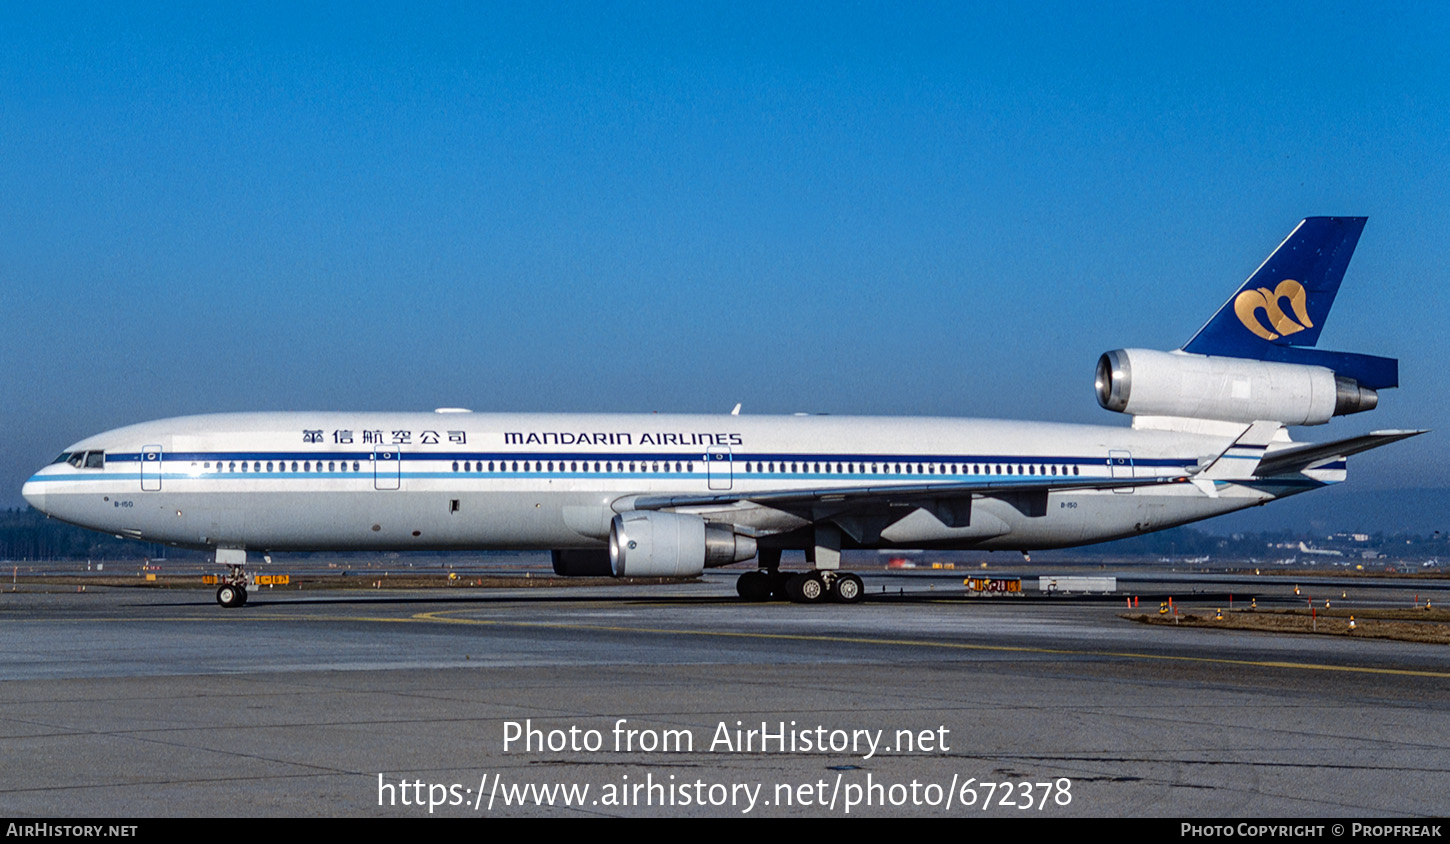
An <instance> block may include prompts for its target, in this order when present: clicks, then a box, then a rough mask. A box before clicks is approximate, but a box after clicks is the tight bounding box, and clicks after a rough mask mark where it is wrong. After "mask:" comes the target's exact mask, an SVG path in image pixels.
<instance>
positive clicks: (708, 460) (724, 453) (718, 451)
mask: <svg viewBox="0 0 1450 844" xmlns="http://www.w3.org/2000/svg"><path fill="white" fill-rule="evenodd" d="M733 464H734V461H733V459H732V457H731V454H730V447H729V446H723V445H712V446H710V447H709V448H708V449H706V450H705V466H706V471H707V472H708V474H709V476H710V489H729V488H730V485H731V483H732V482H733V481H734V466H733Z"/></svg>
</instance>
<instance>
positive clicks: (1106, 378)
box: [1097, 349, 1379, 425]
mask: <svg viewBox="0 0 1450 844" xmlns="http://www.w3.org/2000/svg"><path fill="white" fill-rule="evenodd" d="M1097 395H1098V404H1100V405H1102V406H1103V407H1104V408H1106V409H1108V410H1113V411H1117V412H1118V413H1127V414H1131V415H1134V416H1181V417H1186V418H1189V419H1216V420H1221V421H1225V422H1254V421H1257V420H1272V421H1276V422H1282V423H1284V424H1285V425H1322V424H1324V423H1325V422H1328V421H1329V420H1330V419H1332V418H1333V417H1335V416H1343V415H1345V414H1349V413H1359V412H1361V411H1365V410H1372V409H1374V406H1375V405H1376V404H1377V403H1378V402H1379V394H1378V393H1376V392H1375V391H1374V390H1371V389H1369V388H1368V387H1363V386H1360V384H1359V382H1358V381H1356V380H1355V379H1353V378H1348V377H1345V376H1342V375H1336V374H1335V373H1334V371H1333V370H1331V369H1327V368H1325V367H1322V366H1305V365H1301V364H1290V363H1274V362H1270V361H1262V360H1249V359H1244V358H1231V357H1213V356H1207V355H1195V354H1187V353H1183V352H1158V351H1151V350H1148V349H1118V350H1116V351H1112V352H1107V353H1106V354H1104V355H1103V356H1102V357H1101V358H1099V359H1098V371H1097Z"/></svg>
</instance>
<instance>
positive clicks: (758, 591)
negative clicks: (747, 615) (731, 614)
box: [735, 571, 770, 602]
mask: <svg viewBox="0 0 1450 844" xmlns="http://www.w3.org/2000/svg"><path fill="white" fill-rule="evenodd" d="M735 591H736V592H738V593H740V597H741V598H744V599H745V600H747V601H756V602H758V601H768V600H770V575H768V574H766V573H765V572H763V571H748V572H745V573H744V574H742V575H740V579H739V580H737V581H735Z"/></svg>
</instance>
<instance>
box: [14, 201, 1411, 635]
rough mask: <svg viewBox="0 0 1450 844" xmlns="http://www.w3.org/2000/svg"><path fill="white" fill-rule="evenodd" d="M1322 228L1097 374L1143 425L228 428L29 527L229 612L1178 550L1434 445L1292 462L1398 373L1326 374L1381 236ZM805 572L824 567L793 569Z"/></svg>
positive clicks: (1326, 224) (1353, 366)
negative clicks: (516, 554)
mask: <svg viewBox="0 0 1450 844" xmlns="http://www.w3.org/2000/svg"><path fill="white" fill-rule="evenodd" d="M1365 219H1366V218H1363V217H1309V218H1306V219H1304V220H1303V221H1302V222H1300V223H1299V225H1298V226H1296V227H1295V228H1294V230H1293V231H1292V232H1291V233H1290V234H1289V236H1288V237H1287V238H1285V239H1284V241H1283V242H1282V243H1280V245H1279V246H1278V247H1277V248H1276V249H1275V250H1274V251H1273V252H1272V254H1270V256H1269V257H1268V258H1267V259H1266V260H1265V261H1264V262H1263V263H1262V264H1261V265H1260V266H1259V267H1258V269H1256V270H1255V271H1254V272H1253V273H1252V274H1251V275H1250V276H1249V278H1248V280H1247V281H1246V282H1245V283H1244V284H1243V285H1242V286H1241V287H1240V288H1239V289H1238V291H1237V292H1235V293H1234V295H1233V296H1232V297H1231V298H1230V299H1229V300H1228V302H1226V303H1225V304H1224V305H1223V306H1222V307H1221V308H1220V309H1219V310H1218V311H1217V312H1216V313H1215V314H1214V315H1213V317H1212V318H1210V319H1209V321H1208V322H1207V323H1206V324H1205V325H1204V326H1203V327H1202V328H1201V329H1200V330H1199V331H1198V332H1197V333H1196V334H1194V335H1193V337H1192V338H1191V339H1190V340H1189V341H1188V342H1187V343H1186V344H1184V346H1183V347H1182V348H1180V349H1176V350H1173V351H1167V352H1165V351H1154V350H1145V349H1118V350H1115V351H1110V352H1107V353H1105V354H1103V355H1102V356H1101V358H1100V359H1099V361H1098V364H1097V371H1096V381H1095V388H1096V393H1097V399H1098V402H1099V404H1101V405H1102V406H1103V407H1104V408H1106V409H1108V410H1112V411H1116V412H1120V413H1123V414H1126V415H1128V416H1130V417H1132V422H1131V425H1130V426H1127V427H1123V426H1094V425H1074V424H1056V423H1045V422H1013V421H1003V420H982V419H952V418H911V417H880V416H877V417H849V416H823V415H803V414H802V415H794V416H750V415H740V414H739V406H738V405H737V406H736V409H735V411H734V412H732V413H731V414H728V415H727V414H718V415H683V414H681V415H665V414H648V415H646V414H564V413H558V414H511V413H474V412H472V411H468V410H465V409H462V408H440V409H439V410H437V411H435V412H433V413H350V412H330V411H329V412H322V411H316V412H311V411H309V412H286V413H222V414H212V415H201V416H186V417H181V418H175V419H165V420H161V421H158V422H146V423H142V424H137V425H131V426H128V427H124V428H118V429H116V430H113V431H107V432H105V433H102V434H97V435H96V436H93V437H87V438H86V439H83V440H81V441H80V442H77V443H75V444H73V445H70V446H68V447H67V448H66V449H65V451H64V452H62V453H61V454H60V456H59V457H57V458H56V459H55V460H54V462H52V463H51V464H49V465H47V466H45V467H43V468H41V469H40V470H39V471H38V472H36V473H35V475H34V476H32V477H31V478H30V480H29V481H28V482H27V483H26V484H25V486H24V489H23V495H24V496H25V498H26V500H27V501H29V502H30V503H31V504H32V505H33V506H34V507H35V508H36V509H37V510H40V511H42V512H44V513H46V514H47V515H48V516H51V517H53V518H56V519H60V520H62V521H66V522H70V523H72V524H76V525H80V526H82V527H87V528H91V529H93V530H98V531H103V532H106V533H110V534H114V535H116V536H120V537H131V538H135V539H139V540H144V541H146V542H152V543H163V544H169V545H174V546H181V547H188V548H199V549H207V550H210V551H211V552H213V553H214V555H215V562H216V563H217V564H219V565H221V566H225V567H226V574H225V575H222V576H221V577H220V578H219V581H220V584H221V585H220V586H219V588H218V589H217V592H216V599H217V602H218V603H219V604H221V605H222V606H224V607H239V606H242V605H244V604H245V603H246V601H247V586H248V585H249V584H252V583H254V580H253V579H250V578H249V575H248V574H247V571H246V568H245V566H246V563H247V562H248V560H249V558H253V559H254V558H255V557H257V556H263V557H264V558H266V559H270V557H267V556H266V555H270V554H271V553H273V552H285V551H349V550H389V551H410V550H438V549H443V550H477V549H511V550H520V549H542V550H548V551H551V552H552V561H553V567H554V570H555V571H556V572H557V573H558V574H560V575H565V576H574V575H584V576H589V575H613V576H616V577H634V576H646V577H654V576H685V577H689V576H698V575H700V574H701V573H702V572H703V570H704V569H706V568H714V567H718V566H727V565H731V564H734V563H742V562H746V561H754V565H753V566H751V567H750V569H749V570H748V571H746V572H744V573H743V574H741V576H740V577H739V579H738V581H737V587H736V588H737V592H738V594H739V596H740V597H741V598H742V599H745V600H748V601H761V600H767V599H770V598H772V597H775V598H786V599H789V600H791V601H795V602H799V603H816V602H820V601H830V600H833V601H838V602H843V603H855V602H857V601H859V600H861V598H862V594H863V585H862V581H861V579H860V577H859V576H858V575H856V574H854V573H851V572H847V571H843V570H842V569H841V565H840V562H841V552H842V550H848V549H888V550H889V549H918V550H919V549H970V550H984V551H992V550H1010V551H1020V552H1022V553H1024V554H1026V553H1027V552H1028V551H1031V550H1037V549H1046V548H1063V547H1071V546H1077V545H1086V544H1091V543H1096V542H1103V541H1106V540H1112V539H1118V538H1121V537H1127V536H1133V535H1136V534H1141V533H1146V532H1149V531H1156V530H1163V529H1165V528H1170V527H1175V526H1177V525H1182V524H1187V523H1189V522H1195V521H1198V520H1200V519H1206V518H1210V517H1213V516H1217V515H1221V514H1224V513H1230V512H1233V511H1236V510H1241V509H1243V508H1246V507H1252V506H1256V505H1261V504H1266V503H1268V502H1270V501H1273V500H1276V499H1279V498H1283V497H1286V496H1290V495H1296V494H1299V493H1302V492H1306V491H1308V490H1312V489H1317V488H1319V487H1323V486H1327V485H1330V484H1333V483H1337V482H1340V481H1343V480H1344V479H1345V477H1346V463H1347V458H1348V457H1349V456H1350V455H1353V454H1356V453H1359V452H1362V451H1366V450H1369V449H1372V448H1378V447H1380V446H1383V445H1387V444H1389V443H1392V442H1395V441H1397V440H1402V439H1405V438H1407V437H1411V436H1415V435H1417V434H1420V433H1424V432H1423V431H1417V430H1396V431H1376V432H1372V433H1368V434H1361V435H1357V436H1352V437H1348V438H1344V439H1339V440H1335V441H1332V442H1327V443H1298V442H1294V441H1292V440H1291V439H1290V437H1289V434H1288V432H1287V431H1286V427H1287V426H1291V425H1292V426H1299V425H1320V424H1324V423H1327V422H1329V421H1330V420H1331V419H1332V418H1333V417H1336V416H1342V415H1346V414H1352V413H1359V412H1363V411H1367V410H1370V409H1372V408H1374V407H1375V406H1376V404H1377V403H1378V400H1379V398H1378V391H1379V390H1383V389H1388V388H1393V387H1397V386H1398V384H1399V364H1398V361H1396V360H1394V359H1391V358H1382V357H1374V356H1370V355H1362V354H1352V353H1342V352H1331V351H1324V350H1319V349H1316V348H1314V346H1315V345H1316V343H1317V342H1318V339H1319V334H1320V332H1321V331H1322V330H1323V328H1324V324H1325V321H1326V319H1327V317H1328V314H1329V310H1330V307H1331V306H1332V305H1333V302H1334V297H1335V294H1336V293H1337V292H1338V289H1339V285H1340V282H1341V281H1342V280H1343V277H1344V274H1345V270H1346V268H1347V267H1348V264H1349V260H1350V257H1351V255H1352V254H1353V252H1354V248H1355V245H1356V244H1357V243H1358V240H1359V236H1360V233H1361V231H1362V230H1363V228H1364V224H1365ZM787 549H792V550H794V549H800V550H804V551H805V554H806V559H807V561H808V564H809V569H808V570H807V571H804V572H794V573H791V572H784V571H782V570H781V567H780V561H781V554H782V552H783V551H784V550H787Z"/></svg>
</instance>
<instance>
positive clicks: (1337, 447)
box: [1255, 431, 1425, 478]
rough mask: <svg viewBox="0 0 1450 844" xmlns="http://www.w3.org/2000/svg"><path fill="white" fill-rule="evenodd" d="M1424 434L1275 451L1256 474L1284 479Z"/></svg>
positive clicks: (1382, 434)
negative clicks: (1327, 463)
mask: <svg viewBox="0 0 1450 844" xmlns="http://www.w3.org/2000/svg"><path fill="white" fill-rule="evenodd" d="M1423 433H1425V431H1371V432H1370V433H1368V434H1362V435H1360V436H1358V437H1349V438H1348V439H1343V440H1335V441H1334V442H1328V443H1307V444H1305V445H1301V446H1295V447H1294V448H1286V449H1283V450H1282V451H1276V452H1274V453H1273V454H1270V455H1269V456H1267V457H1265V458H1264V459H1263V460H1262V461H1260V462H1259V468H1258V470H1257V471H1256V472H1255V474H1256V475H1258V476H1259V477H1261V478H1266V477H1270V476H1273V475H1287V474H1291V473H1293V472H1300V471H1303V470H1304V469H1307V468H1309V467H1310V466H1313V465H1314V464H1316V463H1323V462H1324V461H1326V460H1332V459H1334V458H1336V457H1348V456H1349V455H1351V454H1358V453H1360V452H1361V451H1369V450H1370V449H1372V448H1379V447H1380V446H1382V445H1389V444H1390V443H1393V442H1399V441H1400V440H1405V439H1409V438H1410V437H1415V436H1419V435H1420V434H1423Z"/></svg>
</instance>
